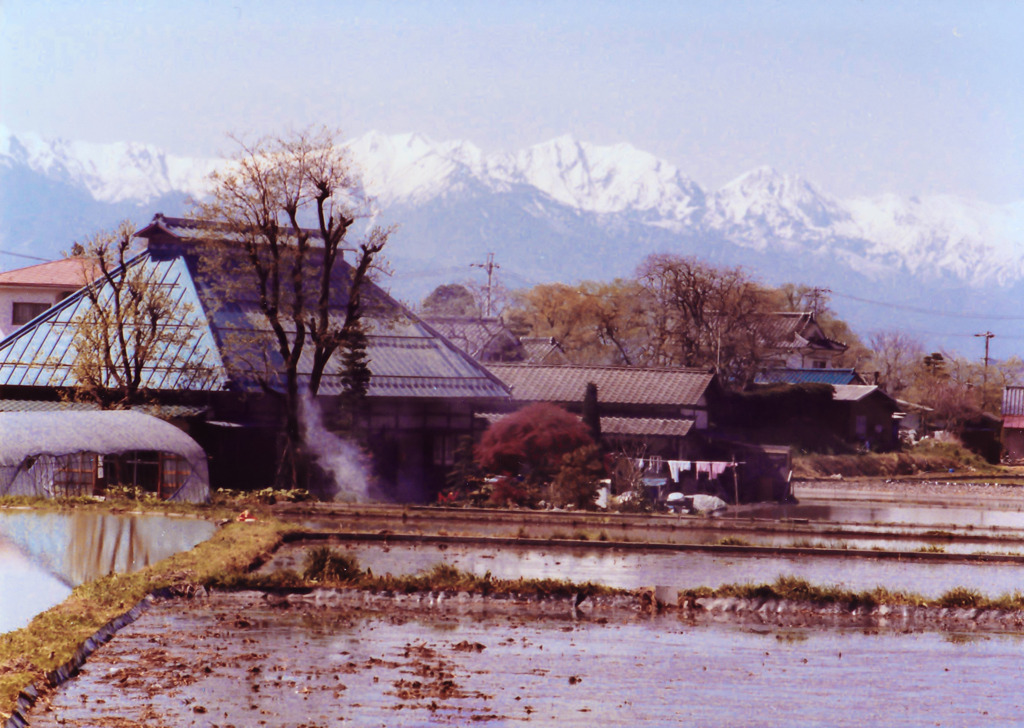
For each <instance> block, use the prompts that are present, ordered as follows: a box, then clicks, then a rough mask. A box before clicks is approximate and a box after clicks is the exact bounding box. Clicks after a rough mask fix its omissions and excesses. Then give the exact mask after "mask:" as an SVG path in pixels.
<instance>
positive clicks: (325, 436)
mask: <svg viewBox="0 0 1024 728" xmlns="http://www.w3.org/2000/svg"><path fill="white" fill-rule="evenodd" d="M299 418H300V420H301V422H302V430H303V433H302V434H303V437H304V438H305V441H306V447H307V448H308V449H309V451H310V452H311V454H312V455H313V456H314V457H315V458H316V463H317V465H319V466H320V469H321V470H322V471H323V472H324V473H325V474H326V475H328V476H329V477H330V479H331V480H332V481H333V482H331V483H328V484H326V485H327V488H328V489H329V492H326V493H317V495H318V496H320V497H322V498H324V499H326V500H357V501H366V500H370V471H369V467H368V464H367V462H366V455H365V454H364V453H363V452H362V451H361V450H360V449H359V448H358V447H356V446H355V445H354V444H353V443H351V442H349V441H347V440H345V439H343V438H340V437H338V436H337V435H335V434H334V433H332V432H330V431H329V430H328V429H327V428H325V427H324V425H323V416H322V414H321V411H320V405H318V404H317V402H316V399H315V398H314V397H312V396H310V395H309V393H308V392H304V393H303V395H302V400H301V406H300V407H299Z"/></svg>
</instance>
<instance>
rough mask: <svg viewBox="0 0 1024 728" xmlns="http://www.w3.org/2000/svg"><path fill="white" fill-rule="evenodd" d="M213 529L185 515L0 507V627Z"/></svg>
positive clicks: (184, 548)
mask: <svg viewBox="0 0 1024 728" xmlns="http://www.w3.org/2000/svg"><path fill="white" fill-rule="evenodd" d="M215 528H216V527H215V526H214V525H213V524H212V523H208V522H206V521H200V520H196V519H192V518H170V517H166V516H150V515H114V514H109V513H90V512H84V511H72V512H63V513H60V512H37V511H27V510H25V511H19V510H9V511H0V633H2V632H6V631H8V630H12V629H16V628H18V627H21V626H23V625H25V624H27V623H28V622H29V621H30V620H31V618H32V616H34V615H35V614H38V613H39V612H42V611H44V610H46V609H48V608H50V607H52V606H54V605H55V604H58V603H60V602H61V601H63V600H64V599H65V598H66V597H67V595H68V594H70V593H71V589H72V588H73V587H75V586H77V585H79V584H82V583H84V582H86V581H89V580H91V579H95V578H97V577H100V576H105V575H107V574H111V573H128V572H133V571H137V570H139V569H141V568H143V567H145V566H148V565H149V564H153V563H156V562H157V561H160V560H162V559H165V558H167V557H168V556H171V555H173V554H175V553H178V552H179V551H187V550H188V549H190V548H192V547H193V546H195V545H196V544H197V543H200V542H201V541H205V540H206V539H208V538H209V537H210V536H211V535H213V531H214V530H215Z"/></svg>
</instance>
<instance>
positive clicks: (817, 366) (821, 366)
mask: <svg viewBox="0 0 1024 728" xmlns="http://www.w3.org/2000/svg"><path fill="white" fill-rule="evenodd" d="M827 365H828V363H827V362H825V361H822V360H821V359H815V360H814V361H812V362H811V367H812V368H813V369H824V368H825V367H826V366H827Z"/></svg>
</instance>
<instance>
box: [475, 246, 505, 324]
mask: <svg viewBox="0 0 1024 728" xmlns="http://www.w3.org/2000/svg"><path fill="white" fill-rule="evenodd" d="M469 267H470V268H483V269H484V270H485V271H487V318H490V317H491V284H492V276H493V275H494V269H495V268H500V267H501V266H500V265H498V264H497V263H495V262H494V253H488V254H487V262H486V263H470V264H469Z"/></svg>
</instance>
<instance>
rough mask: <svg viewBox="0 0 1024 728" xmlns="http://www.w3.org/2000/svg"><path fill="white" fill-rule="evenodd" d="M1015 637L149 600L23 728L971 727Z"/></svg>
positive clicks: (1011, 676) (1012, 659) (998, 720)
mask: <svg viewBox="0 0 1024 728" xmlns="http://www.w3.org/2000/svg"><path fill="white" fill-rule="evenodd" d="M1022 647H1024V643H1022V639H1021V638H1020V637H1019V636H1006V635H998V634H987V635H981V636H978V635H957V634H943V633H920V634H911V635H901V634H893V633H866V632H861V631H852V630H850V631H847V630H822V631H819V630H794V629H786V630H779V629H772V628H767V627H766V628H759V629H750V628H738V627H731V626H724V625H702V626H694V625H691V624H688V623H686V622H685V621H682V620H680V618H678V617H675V616H658V617H643V616H637V615H634V616H631V617H626V618H624V619H608V620H605V619H603V618H600V617H598V615H597V613H596V611H595V613H593V614H592V615H591V617H590V618H589V619H584V620H573V619H571V618H570V617H569V616H568V614H567V613H566V614H565V615H564V616H553V615H541V616H532V617H530V616H523V615H516V614H513V613H497V612H496V613H486V612H482V613H481V612H478V613H473V614H470V613H462V612H458V611H456V612H445V611H435V612H431V613H420V614H412V613H403V612H402V611H401V610H400V609H396V610H392V611H389V612H388V613H387V614H382V613H379V612H371V611H360V610H332V609H319V608H315V607H306V608H301V607H294V606H291V607H286V608H282V607H273V606H270V605H268V603H267V600H266V599H265V598H264V597H263V596H262V595H259V594H253V593H249V594H239V595H231V596H223V595H221V596H214V597H213V598H212V599H204V600H194V601H190V602H180V601H169V602H165V603H162V604H158V605H157V606H155V607H154V608H153V609H152V610H150V611H149V612H147V613H146V614H144V615H143V616H142V617H141V618H140V619H139V620H138V621H137V622H136V623H134V624H133V625H130V626H128V627H126V628H125V629H124V630H122V631H121V633H119V635H118V637H117V638H116V639H115V640H113V641H112V642H110V643H109V644H108V645H106V646H104V647H103V648H102V649H101V650H99V651H98V652H97V653H96V654H95V655H93V657H92V658H91V659H90V660H89V662H88V663H86V665H85V667H84V668H83V670H82V671H81V673H80V674H79V675H78V676H77V677H75V678H74V679H73V680H71V681H70V682H68V683H66V684H65V686H64V687H63V688H62V689H61V690H60V691H58V692H57V693H56V694H54V695H53V696H51V698H50V699H49V701H48V702H46V703H41V704H38V705H37V706H36V708H35V709H34V710H33V711H32V712H31V713H30V715H29V719H30V724H31V725H32V726H46V727H50V726H53V727H56V726H95V725H111V726H113V725H116V726H118V727H119V728H133V727H135V726H222V727H226V726H261V725H273V726H295V727H298V726H305V727H306V728H312V727H314V726H316V727H319V726H336V725H351V726H367V727H369V726H394V725H417V726H426V725H470V724H483V725H491V726H509V725H522V724H524V723H525V724H536V725H559V726H593V725H602V726H635V725H639V724H644V725H700V726H777V725H800V726H858V728H859V727H860V726H864V725H885V726H923V725H929V726H933V725H937V726H979V725H993V726H1002V725H1014V724H1020V723H1021V721H1022V720H1024V695H1022V693H1021V692H1020V690H1019V685H1020V681H1021V679H1022V678H1024V663H1022V662H1021V660H1020V653H1021V650H1022Z"/></svg>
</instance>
